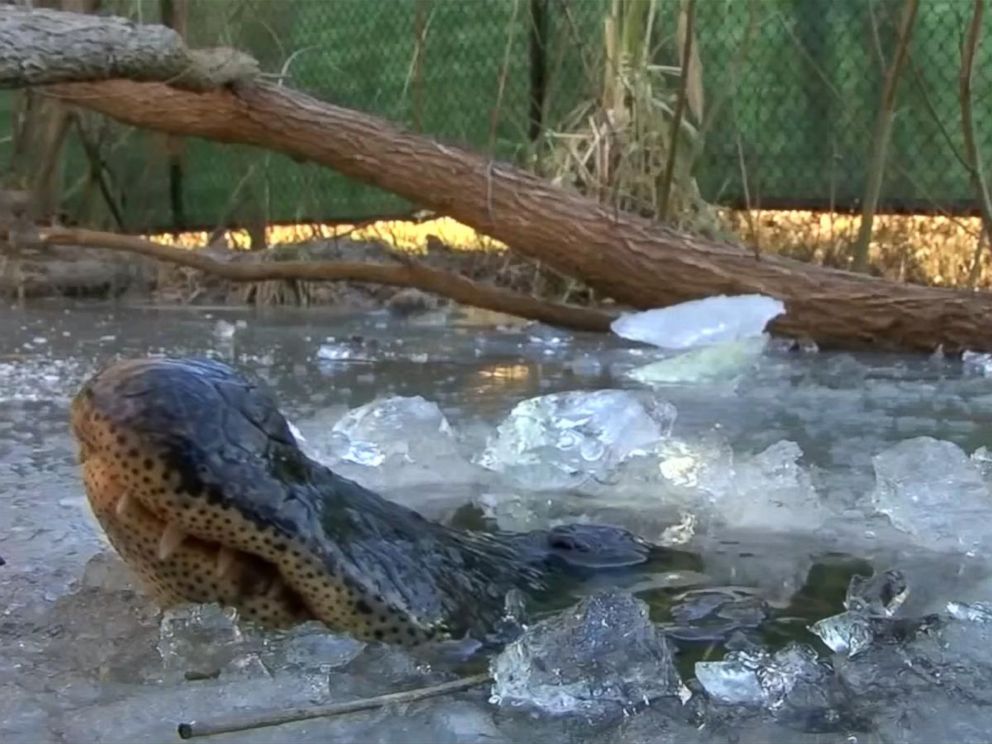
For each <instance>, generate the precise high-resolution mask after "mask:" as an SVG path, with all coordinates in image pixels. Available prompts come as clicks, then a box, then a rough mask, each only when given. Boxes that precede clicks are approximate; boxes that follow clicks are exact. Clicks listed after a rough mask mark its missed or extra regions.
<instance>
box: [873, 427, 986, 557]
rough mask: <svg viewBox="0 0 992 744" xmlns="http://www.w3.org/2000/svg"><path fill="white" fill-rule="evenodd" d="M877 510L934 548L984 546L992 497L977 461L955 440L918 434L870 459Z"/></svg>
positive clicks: (917, 539)
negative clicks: (871, 460)
mask: <svg viewBox="0 0 992 744" xmlns="http://www.w3.org/2000/svg"><path fill="white" fill-rule="evenodd" d="M874 466H875V481H876V485H875V490H874V491H873V492H872V494H871V500H872V503H873V505H874V507H875V509H876V510H877V511H878V512H880V513H882V514H885V515H887V516H888V518H889V521H891V522H892V524H893V525H894V526H895V527H896V528H897V529H899V530H902V531H903V532H906V533H909V534H910V535H912V536H913V537H914V539H915V540H916V541H917V542H918V543H919V544H921V545H923V546H926V547H929V548H932V549H934V550H963V551H972V550H979V549H987V548H988V547H989V546H990V544H992V540H990V536H989V532H988V527H987V525H988V524H989V521H990V520H992V496H990V494H989V488H988V484H987V483H986V482H985V480H984V478H983V477H982V474H981V472H980V470H979V469H978V467H977V466H976V464H975V462H973V461H972V460H971V459H970V458H969V457H968V456H967V455H966V454H965V453H964V451H963V450H962V449H961V448H960V447H959V446H958V445H956V444H954V443H953V442H948V441H943V440H938V439H934V438H932V437H917V438H915V439H909V440H906V441H904V442H900V443H899V444H897V445H895V446H893V447H890V448H889V449H887V450H885V451H884V452H882V453H881V454H879V455H876V456H875V458H874Z"/></svg>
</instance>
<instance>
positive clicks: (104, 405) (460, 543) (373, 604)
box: [71, 359, 661, 645]
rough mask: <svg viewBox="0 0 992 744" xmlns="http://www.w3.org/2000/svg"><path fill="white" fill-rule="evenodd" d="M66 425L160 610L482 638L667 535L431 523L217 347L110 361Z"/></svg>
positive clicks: (646, 552)
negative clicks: (561, 587)
mask: <svg viewBox="0 0 992 744" xmlns="http://www.w3.org/2000/svg"><path fill="white" fill-rule="evenodd" d="M71 425H72V431H73V433H74V435H75V437H76V438H77V440H78V442H79V459H80V463H81V467H82V473H83V480H84V483H85V488H86V493H87V496H88V498H89V502H90V505H91V507H92V509H93V512H94V514H95V516H96V518H97V520H98V521H99V523H100V525H101V526H102V527H103V529H104V531H105V532H106V534H107V537H108V538H109V540H110V542H111V544H112V545H113V546H114V548H115V549H116V550H117V552H118V553H119V554H120V555H121V557H122V558H123V559H124V561H125V562H126V563H127V564H128V565H129V566H130V567H131V568H132V570H133V571H134V572H135V573H136V575H137V576H138V577H139V578H140V580H141V583H142V584H143V585H144V586H145V588H146V589H147V591H148V592H149V593H150V594H151V595H152V596H153V597H154V598H155V600H156V601H157V602H158V603H159V604H160V605H161V606H163V607H168V606H172V605H177V604H184V603H191V602H192V603H201V602H218V603H220V604H222V605H225V606H231V607H236V608H237V609H238V610H239V611H240V613H241V614H242V616H244V617H246V618H249V619H253V620H256V621H258V622H260V623H262V624H265V625H269V626H288V625H292V624H295V623H298V622H304V621H308V620H314V619H316V620H319V621H322V622H323V623H325V624H326V625H327V626H329V627H330V628H332V629H334V630H338V631H342V632H348V633H351V634H352V635H354V636H355V637H358V638H363V639H368V640H382V641H386V642H390V643H398V644H404V645H412V644H417V643H421V642H424V641H426V640H430V639H438V640H439V639H444V638H452V637H463V636H470V637H473V638H477V639H479V640H485V639H486V638H487V637H488V636H489V634H490V633H491V632H492V629H493V627H494V626H495V625H496V624H497V623H498V622H499V620H500V618H501V617H502V616H503V614H504V608H505V597H506V594H507V592H509V591H510V590H513V589H517V590H520V591H522V592H524V593H525V595H526V594H530V595H535V594H540V593H541V592H546V591H548V589H549V586H550V585H551V584H552V583H553V582H554V579H555V578H556V577H558V576H571V577H573V578H574V577H576V576H580V577H581V575H583V574H584V573H586V572H589V571H594V570H600V569H611V568H612V569H616V568H623V567H629V566H638V565H644V564H646V563H647V562H649V561H651V562H654V561H653V560H652V556H654V555H657V552H658V551H660V550H661V549H660V548H656V547H655V546H652V545H650V544H648V543H646V542H644V541H643V540H640V539H639V538H637V537H635V536H634V535H632V534H631V533H629V532H627V531H625V530H622V529H619V528H615V527H609V526H596V525H566V526H564V527H559V528H555V529H552V530H547V531H536V532H530V533H485V532H471V531H464V530H458V529H455V528H452V527H449V526H446V525H442V524H438V523H435V522H431V521H429V520H427V519H425V518H424V517H422V516H421V515H419V514H418V513H416V512H415V511H413V510H411V509H408V508H406V507H403V506H401V505H399V504H396V503H393V502H391V501H388V500H386V499H384V498H382V497H381V496H379V495H378V494H376V493H373V492H372V491H369V490H368V489H366V488H363V487H362V486H361V485H359V484H358V483H355V482H353V481H350V480H347V479H345V478H342V477H340V476H338V475H336V474H335V473H334V472H332V471H331V470H330V469H329V468H327V467H325V466H324V465H322V464H320V463H318V462H315V461H314V460H311V459H310V458H309V457H307V456H306V454H304V453H303V452H302V451H301V450H300V448H299V447H298V445H297V443H296V440H295V439H294V437H293V435H292V433H291V432H290V429H289V426H288V424H287V422H286V419H285V418H284V417H283V415H282V414H281V413H280V411H279V408H278V405H277V403H276V400H275V398H274V396H273V394H272V393H271V392H270V390H269V389H268V388H267V387H266V386H265V385H263V384H261V383H259V382H257V381H254V380H251V379H249V378H248V377H246V376H244V375H242V374H240V373H238V372H237V371H235V370H234V369H232V368H231V367H228V366H227V365H224V364H221V363H218V362H215V361H206V360H198V359H134V360H125V361H120V362H116V363H114V364H112V365H110V366H109V367H107V368H105V369H104V370H102V371H101V372H99V373H97V374H96V375H94V376H93V377H92V378H91V379H90V380H88V381H87V382H86V383H85V384H84V385H83V387H82V389H81V390H80V391H79V393H78V395H77V396H76V398H75V399H74V401H73V404H72V409H71Z"/></svg>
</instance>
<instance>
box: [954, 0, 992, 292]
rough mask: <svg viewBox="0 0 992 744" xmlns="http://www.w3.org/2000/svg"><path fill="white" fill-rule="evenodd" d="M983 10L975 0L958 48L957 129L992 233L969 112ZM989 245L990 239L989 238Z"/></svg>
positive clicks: (976, 272)
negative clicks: (958, 127)
mask: <svg viewBox="0 0 992 744" xmlns="http://www.w3.org/2000/svg"><path fill="white" fill-rule="evenodd" d="M984 10H985V0H975V5H974V11H973V12H972V15H971V23H969V24H968V36H967V38H966V40H965V42H964V45H963V47H962V49H961V72H960V73H959V75H958V94H959V97H960V99H961V131H962V134H963V136H964V153H965V159H966V165H967V166H968V175H969V176H970V177H971V185H972V188H973V189H974V190H975V197H976V200H977V201H978V207H979V212H980V213H981V215H982V229H983V232H985V233H986V234H987V235H990V236H992V196H990V195H989V184H988V178H987V177H986V174H985V168H984V166H983V165H982V156H981V153H980V152H979V150H978V139H977V137H976V136H975V121H974V115H973V112H972V102H971V97H972V96H971V84H972V77H973V75H974V70H975V57H976V56H978V47H979V45H980V44H981V39H982V14H983V11H984ZM981 244H982V241H981V236H979V239H978V248H977V249H976V251H975V262H974V264H972V271H971V276H970V277H969V282H968V283H969V284H970V285H971V286H972V287H974V286H975V285H976V284H977V283H978V278H979V276H980V274H981V263H980V261H979V259H980V257H981V254H980V253H979V250H980V248H981ZM990 245H992V242H990Z"/></svg>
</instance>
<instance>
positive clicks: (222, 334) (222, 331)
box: [214, 320, 238, 341]
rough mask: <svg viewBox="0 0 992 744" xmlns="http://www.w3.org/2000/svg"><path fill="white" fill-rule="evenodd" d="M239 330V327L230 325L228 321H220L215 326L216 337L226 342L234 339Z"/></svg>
mask: <svg viewBox="0 0 992 744" xmlns="http://www.w3.org/2000/svg"><path fill="white" fill-rule="evenodd" d="M237 330H238V327H237V326H236V325H235V324H234V323H229V322H228V321H226V320H218V321H217V323H216V324H214V335H215V336H217V338H219V339H221V340H224V341H226V340H229V339H232V338H234V334H235V333H236V332H237Z"/></svg>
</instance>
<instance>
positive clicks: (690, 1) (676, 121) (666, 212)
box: [660, 0, 696, 222]
mask: <svg viewBox="0 0 992 744" xmlns="http://www.w3.org/2000/svg"><path fill="white" fill-rule="evenodd" d="M682 12H684V13H685V47H684V48H683V50H682V72H681V77H680V79H679V93H678V98H676V99H675V114H674V116H672V136H671V141H670V142H669V146H668V162H667V163H665V176H664V180H663V181H662V186H661V210H660V211H661V219H662V220H663V221H664V222H668V220H669V217H670V215H671V211H672V210H671V198H672V178H673V177H674V175H675V160H676V155H677V152H678V148H679V140H680V139H681V135H682V114H683V112H684V111H685V103H686V97H687V95H688V91H689V65H691V64H692V37H693V34H695V28H694V27H695V18H696V0H686V3H685V4H684V5H683V11H682Z"/></svg>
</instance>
